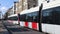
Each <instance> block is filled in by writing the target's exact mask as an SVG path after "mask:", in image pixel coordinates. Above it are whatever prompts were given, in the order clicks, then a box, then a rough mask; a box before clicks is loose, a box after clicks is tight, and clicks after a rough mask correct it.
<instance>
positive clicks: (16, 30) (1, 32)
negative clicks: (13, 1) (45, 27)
mask: <svg viewBox="0 0 60 34" xmlns="http://www.w3.org/2000/svg"><path fill="white" fill-rule="evenodd" d="M3 23H4V24H5V25H6V27H7V29H9V31H10V32H9V31H8V30H7V29H6V28H5V27H4V25H3V24H2V22H1V21H0V24H1V25H0V26H1V27H0V34H10V33H11V34H45V33H42V32H38V31H34V30H31V29H28V28H25V27H21V26H20V25H11V24H9V23H8V22H6V21H5V22H3ZM7 23H8V25H7Z"/></svg>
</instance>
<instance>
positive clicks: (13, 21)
mask: <svg viewBox="0 0 60 34" xmlns="http://www.w3.org/2000/svg"><path fill="white" fill-rule="evenodd" d="M8 23H11V24H18V15H17V14H13V15H10V16H8Z"/></svg>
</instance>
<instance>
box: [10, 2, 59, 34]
mask: <svg viewBox="0 0 60 34" xmlns="http://www.w3.org/2000/svg"><path fill="white" fill-rule="evenodd" d="M39 12H41V13H39ZM15 16H16V15H15ZM39 16H40V17H41V18H39ZM11 17H13V16H11ZM9 18H10V17H9ZM13 18H14V17H13ZM15 18H16V17H15ZM17 18H18V17H17ZM19 19H20V26H24V27H28V28H31V29H34V30H38V31H42V32H47V33H50V34H60V32H59V31H60V2H56V1H54V2H50V3H43V7H41V6H37V7H34V8H30V9H28V10H24V11H22V12H21V13H20V16H19ZM17 20H18V19H16V22H15V23H18V22H17ZM12 21H13V20H12ZM14 21H15V19H14Z"/></svg>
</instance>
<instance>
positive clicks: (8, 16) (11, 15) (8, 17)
mask: <svg viewBox="0 0 60 34" xmlns="http://www.w3.org/2000/svg"><path fill="white" fill-rule="evenodd" d="M13 16H17V14H13V15H10V16H8V18H9V17H13Z"/></svg>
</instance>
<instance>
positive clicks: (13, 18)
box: [9, 16, 18, 20]
mask: <svg viewBox="0 0 60 34" xmlns="http://www.w3.org/2000/svg"><path fill="white" fill-rule="evenodd" d="M9 20H18V18H17V16H14V17H10V18H9Z"/></svg>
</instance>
